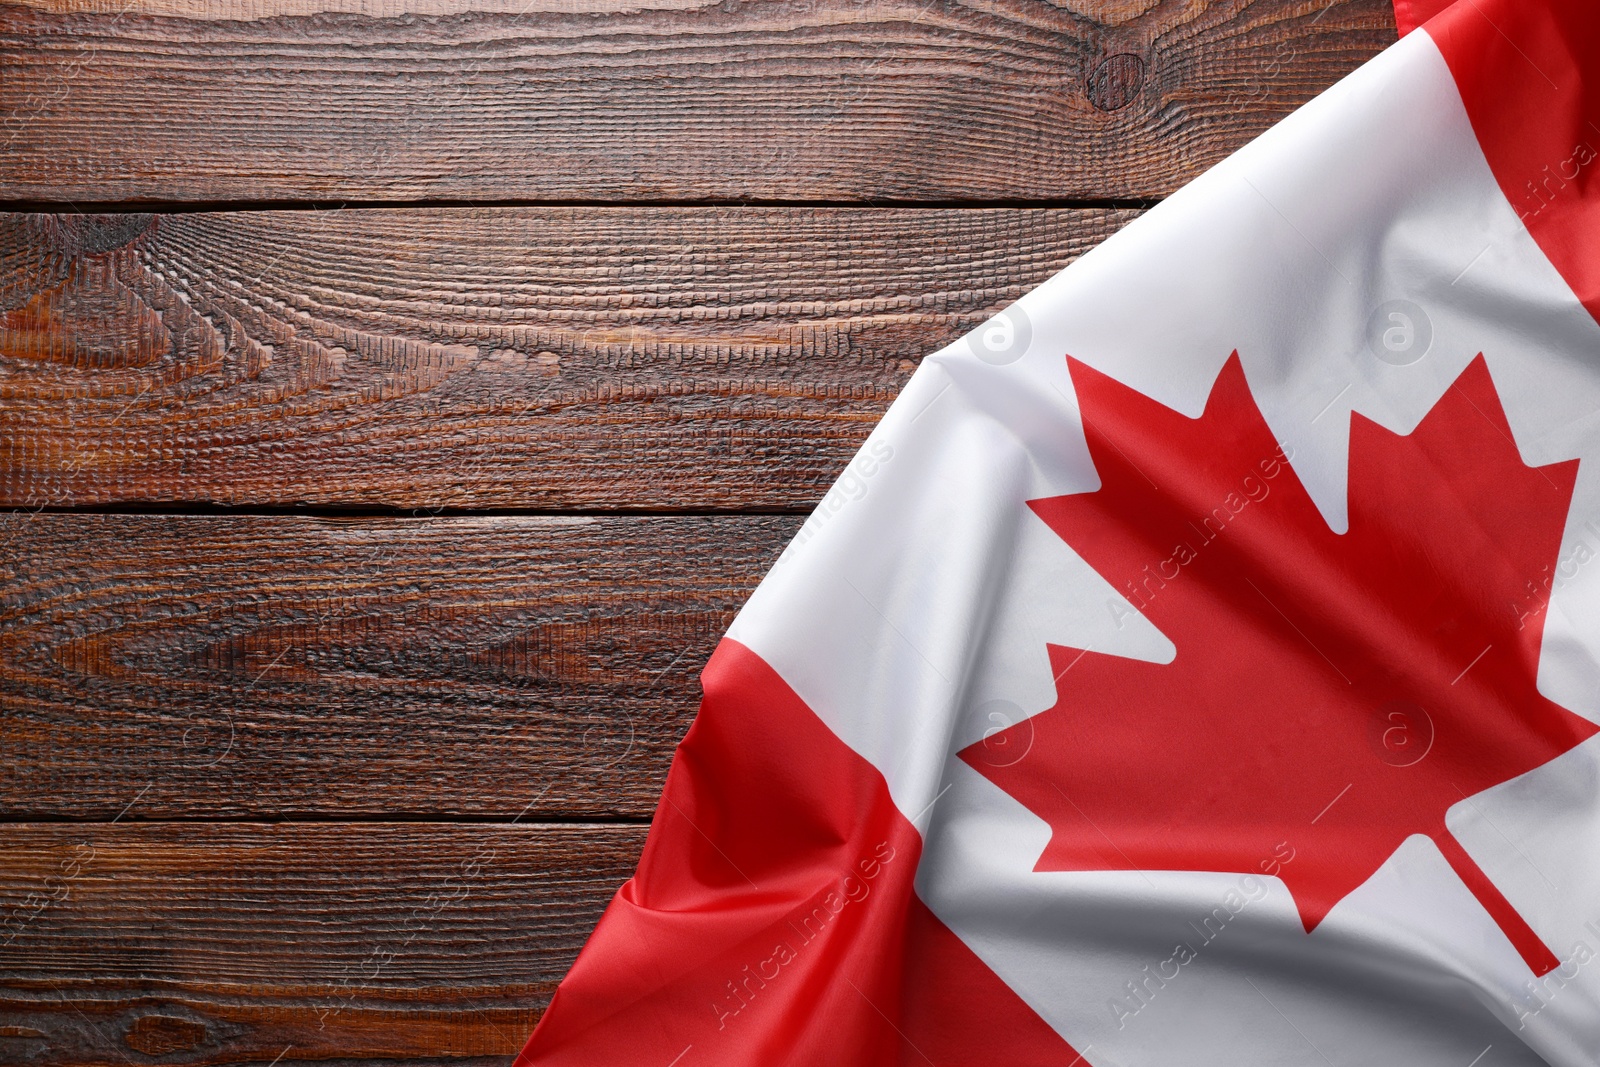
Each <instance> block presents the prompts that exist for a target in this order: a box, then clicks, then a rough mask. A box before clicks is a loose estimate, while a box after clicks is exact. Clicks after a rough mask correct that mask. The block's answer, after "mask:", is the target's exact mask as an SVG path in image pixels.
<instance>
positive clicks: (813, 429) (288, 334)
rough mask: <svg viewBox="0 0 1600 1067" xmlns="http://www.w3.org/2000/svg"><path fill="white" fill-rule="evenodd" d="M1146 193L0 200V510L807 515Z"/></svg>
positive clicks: (1112, 227)
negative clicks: (177, 507) (847, 203)
mask: <svg viewBox="0 0 1600 1067" xmlns="http://www.w3.org/2000/svg"><path fill="white" fill-rule="evenodd" d="M1133 214H1134V213H1133V212H1127V211H1112V210H1066V211H1049V210H991V211H944V210H871V209H778V208H759V209H729V208H678V209H667V208H643V209H570V208H569V209H541V210H532V209H476V208H474V209H437V210H372V211H338V212H316V213H311V212H231V213H222V214H203V213H202V214H174V215H163V216H128V215H106V216H72V215H64V216H52V215H26V214H14V215H10V216H5V217H3V218H0V505H10V506H14V507H38V506H45V505H51V506H73V505H83V504H106V503H119V502H130V501H133V502H166V501H189V502H196V501H197V502H216V503H224V504H230V505H250V504H253V505H259V504H273V505H278V504H294V503H301V502H305V503H312V504H319V505H330V504H334V505H348V504H361V505H375V504H376V505H390V506H395V507H404V508H442V507H453V508H463V509H465V508H484V507H495V508H540V509H570V508H631V509H650V510H654V509H681V508H696V509H704V508H711V507H715V508H768V509H771V508H803V509H809V508H810V507H811V506H812V504H813V503H814V502H815V501H816V500H817V499H818V498H819V497H820V496H821V495H822V493H823V491H824V490H825V489H826V488H827V486H828V484H829V483H831V482H832V480H833V479H834V478H835V477H836V476H837V475H838V472H839V471H840V470H841V469H843V467H844V464H845V463H846V462H848V460H849V457H850V455H851V454H852V453H853V452H854V450H855V448H856V447H857V446H858V445H859V444H860V442H861V440H862V439H863V438H864V437H865V436H866V434H867V433H868V431H870V430H871V428H872V426H873V425H874V423H875V422H876V421H877V419H878V417H879V416H880V415H881V414H882V413H883V411H884V409H885V408H886V407H887V406H888V404H889V401H890V400H891V399H892V398H893V397H894V395H895V394H896V392H897V391H898V390H899V388H900V386H901V385H902V384H903V383H904V381H905V379H906V378H907V376H908V375H909V374H910V372H911V371H912V370H913V369H914V368H915V366H916V361H917V360H919V359H920V358H921V357H922V356H923V355H924V354H925V353H927V352H930V351H933V350H935V349H937V348H939V347H941V346H942V345H944V344H945V343H947V342H948V341H951V340H953V339H955V338H956V337H958V336H960V335H961V334H962V333H964V332H966V331H967V330H968V329H970V328H972V327H974V326H977V325H978V324H980V323H981V322H982V321H983V320H984V319H985V318H986V317H987V316H988V315H989V314H991V313H992V312H993V311H995V310H998V309H999V308H1000V307H1003V306H1004V305H1005V304H1007V303H1009V302H1010V301H1012V300H1014V299H1015V298H1016V297H1018V296H1020V295H1021V294H1022V293H1024V292H1026V291H1027V290H1028V289H1030V288H1032V287H1033V286H1034V285H1036V284H1038V283H1039V282H1040V281H1043V280H1044V279H1045V278H1047V277H1049V276H1050V275H1051V274H1053V273H1054V272H1055V271H1057V270H1059V269H1060V268H1061V267H1063V266H1065V265H1066V264H1067V263H1069V262H1071V261H1072V260H1073V259H1074V258H1075V257H1076V256H1077V255H1079V254H1081V253H1082V252H1084V251H1086V250H1087V249H1088V248H1090V247H1092V246H1093V245H1094V244H1095V243H1096V242H1098V241H1099V240H1101V239H1102V238H1103V237H1105V236H1106V235H1107V234H1109V233H1110V232H1112V231H1113V230H1115V229H1116V228H1117V227H1118V226H1119V225H1120V224H1121V223H1122V222H1123V221H1125V220H1126V219H1127V218H1131V217H1132V216H1133Z"/></svg>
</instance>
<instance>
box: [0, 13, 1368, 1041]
mask: <svg viewBox="0 0 1600 1067" xmlns="http://www.w3.org/2000/svg"><path fill="white" fill-rule="evenodd" d="M1393 35H1394V29H1393V23H1392V18H1391V15H1390V10H1389V4H1388V0H1051V2H1049V3H1045V2H1041V0H992V2H987V0H986V2H975V0H932V2H928V0H908V2H899V0H886V2H882V3H878V2H873V3H867V2H865V0H767V2H761V3H756V2H741V0H729V2H726V3H693V2H687V0H648V2H646V3H631V4H622V3H617V2H615V0H570V2H569V0H534V2H532V3H529V2H528V0H240V2H230V3H223V2H222V0H12V2H10V3H0V203H3V204H4V205H5V206H9V207H12V208H15V209H16V212H15V213H12V214H4V215H0V1064H7V1065H9V1064H12V1063H16V1064H26V1065H31V1067H91V1065H92V1067H167V1065H171V1067H185V1065H191V1064H203V1065H210V1064H218V1065H222V1064H228V1065H244V1064H249V1065H254V1067H301V1065H306V1067H309V1065H312V1064H317V1065H322V1067H326V1065H328V1064H331V1063H345V1064H349V1065H352V1067H355V1065H368V1064H376V1063H380V1062H381V1063H387V1064H391V1065H395V1064H407V1065H423V1064H446V1063H451V1064H468V1065H473V1067H478V1065H481V1067H507V1065H508V1064H509V1061H510V1058H511V1056H512V1055H513V1054H514V1053H515V1051H516V1050H517V1049H518V1048H519V1047H520V1046H521V1044H522V1042H523V1041H524V1040H525V1039H526V1036H527V1034H528V1032H529V1030H530V1029H531V1028H532V1026H533V1025H534V1023H535V1022H536V1021H537V1018H538V1016H539V1013H540V1012H541V1011H542V1010H543V1007H544V1005H545V1004H546V1003H548V1000H549V997H550V994H551V992H552V990H553V989H554V986H555V984H556V982H557V981H559V979H560V977H561V976H562V974H563V973H565V970H566V968H567V967H568V966H569V965H570V963H571V961H572V959H573V958H574V956H575V954H576V952H577V950H578V948H579V947H580V946H581V944H582V943H583V941H584V939H585V937H586V936H587V934H588V932H589V930H590V929H591V928H592V926H593V924H594V922H595V921H596V919H597V918H598V916H599V914H600V912H601V910H602V909H603V907H604V906H605V903H606V901H607V900H608V899H609V897H610V895H611V894H612V893H613V892H614V891H615V889H616V888H617V886H618V885H620V884H621V882H622V881H623V880H624V879H625V878H626V877H627V876H628V875H629V873H630V872H631V871H632V868H633V865H634V863H635V862H636V860H637V857H638V853H639V849H640V847H641V845H642V843H643V840H644V832H645V828H646V825H647V823H648V819H649V815H650V812H651V811H652V809H653V804H654V802H655V798H656V796H657V794H658V792H659V789H660V786H661V783H662V781H663V779H664V776H665V774H666V771H667V767H668V764H669V762H670V758H671V753H672V748H673V746H674V745H675V744H676V742H677V741H678V740H679V739H680V738H681V737H682V734H683V731H684V730H685V729H686V728H687V726H688V724H689V722H690V721H691V720H692V717H693V715H694V711H695V705H696V701H697V697H698V692H697V685H696V681H695V679H696V675H697V673H698V671H699V669H700V668H701V667H702V666H703V665H704V662H705V659H706V657H707V656H708V655H709V654H710V651H711V649H712V648H713V647H714V645H715V643H716V641H717V639H718V637H719V636H720V634H721V633H722V632H723V631H724V629H725V628H726V626H727V624H728V621H729V620H730V619H731V617H732V615H733V613H734V612H736V611H737V610H738V608H739V606H740V605H741V604H742V603H743V601H744V599H745V597H746V596H747V595H748V593H749V591H750V589H752V588H753V587H754V585H755V583H756V582H757V581H758V580H759V579H760V577H761V575H762V574H763V573H764V571H765V570H766V568H767V567H768V566H769V565H770V563H771V561H772V560H773V559H774V558H775V557H776V555H777V554H778V553H779V552H780V551H781V549H782V546H783V544H784V543H785V542H786V540H787V539H788V537H789V536H791V535H792V533H793V531H794V530H795V529H796V528H797V527H798V525H799V523H800V522H801V517H802V515H803V514H804V513H805V512H806V511H807V510H809V508H810V507H811V505H812V504H813V503H814V502H815V501H816V500H817V499H818V497H819V496H820V495H821V493H822V492H823V491H824V489H825V487H826V486H827V484H828V483H829V482H830V481H831V480H832V478H833V477H834V476H835V475H836V474H837V472H838V471H839V470H840V469H841V467H842V466H843V464H844V463H845V462H846V460H847V458H848V456H849V454H850V453H851V451H852V449H853V448H854V447H855V446H856V444H857V443H859V442H860V440H861V439H862V438H863V437H864V436H865V434H866V433H867V432H868V430H869V429H870V428H871V426H872V424H873V423H874V421H875V420H876V419H877V417H878V416H879V415H880V414H881V413H882V411H883V410H884V409H885V407H886V406H887V405H888V404H889V403H890V401H891V400H892V399H893V397H894V395H895V394H896V392H897V391H898V390H899V388H900V387H901V386H902V385H903V383H904V382H905V380H906V378H907V377H908V376H909V374H910V373H911V372H912V371H913V370H914V369H915V367H916V365H917V362H918V361H919V360H920V359H921V358H922V357H923V356H924V355H926V354H927V353H929V352H931V351H934V350H936V349H937V348H939V347H941V346H942V345H944V344H946V343H948V342H949V341H951V340H953V339H955V338H956V337H958V336H959V335H960V334H961V333H963V332H965V331H966V330H968V329H970V328H971V327H973V326H975V325H977V324H979V323H980V322H981V321H982V320H983V319H984V318H985V317H986V316H987V315H988V314H990V313H992V312H993V311H995V310H997V309H999V308H1001V307H1003V306H1004V305H1005V304H1007V303H1008V302H1010V301H1011V300H1013V299H1014V298H1016V297H1017V296H1020V295H1021V294H1022V293H1023V292H1025V291H1027V290H1028V289H1029V288H1030V287H1032V286H1033V285H1035V284H1037V283H1038V282H1040V281H1042V280H1043V279H1045V278H1046V277H1048V276H1049V275H1051V274H1052V273H1054V272H1055V271H1056V270H1059V269H1060V268H1061V267H1063V266H1065V265H1067V264H1068V263H1070V262H1071V261H1072V260H1073V259H1074V258H1076V257H1077V256H1079V255H1080V254H1082V253H1083V252H1085V251H1086V250H1088V249H1089V248H1091V247H1093V245H1095V244H1096V243H1097V242H1099V241H1100V240H1102V239H1104V238H1105V237H1106V236H1108V235H1109V234H1111V233H1112V232H1113V231H1115V230H1116V229H1117V228H1118V227H1119V226H1121V225H1123V224H1124V223H1125V222H1126V221H1128V220H1129V219H1130V218H1132V217H1134V216H1135V215H1137V214H1138V213H1139V212H1140V211H1141V210H1142V209H1143V208H1144V207H1146V206H1148V204H1149V203H1150V202H1151V201H1153V200H1154V199H1155V198H1159V197H1160V196H1162V195H1165V194H1166V193H1167V192H1170V191H1171V190H1172V189H1174V188H1176V187H1177V186H1178V185H1179V184H1181V183H1182V182H1183V181H1185V180H1187V179H1188V178H1190V177H1192V176H1194V175H1195V174H1198V173H1199V172H1200V171H1202V170H1203V169H1204V168H1205V167H1206V166H1208V165H1209V164H1211V163H1212V162H1215V161H1216V160H1217V159H1219V158H1221V157H1222V156H1223V155H1224V154H1225V153H1227V152H1228V151H1229V150H1231V149H1232V148H1234V147H1237V146H1238V145H1239V144H1241V143H1243V142H1244V140H1246V139H1247V138H1249V137H1250V136H1252V135H1253V134H1255V133H1256V132H1259V131H1260V130H1262V129H1264V128H1265V127H1266V126H1267V125H1269V124H1270V123H1271V122H1272V121H1274V120H1275V119H1276V118H1278V117H1280V116H1282V115H1284V114H1286V113H1287V112H1288V111H1289V110H1291V109H1292V108H1293V107H1295V106H1296V105H1298V104H1299V103H1301V102H1303V101H1304V100H1306V99H1309V98H1310V97H1311V96H1313V95H1315V94H1316V93H1317V92H1319V91H1321V90H1322V89H1323V88H1325V87H1326V86H1327V85H1329V84H1331V83H1332V82H1333V81H1334V80H1335V79H1337V78H1338V77H1339V76H1341V75H1342V74H1344V73H1345V72H1347V71H1348V70H1350V69H1352V68H1354V67H1355V66H1356V65H1357V64H1359V63H1360V62H1361V61H1363V60H1364V59H1366V58H1368V57H1369V56H1371V55H1372V54H1373V53H1375V52H1376V51H1377V50H1378V49H1380V48H1382V47H1383V46H1384V45H1386V44H1388V43H1389V42H1390V41H1392V39H1393ZM750 201H759V202H760V203H750ZM96 205H98V206H100V207H101V208H102V209H103V210H102V211H101V213H98V214H96V213H94V208H95V206H96ZM85 212H88V213H85ZM663 1067H664V1065H663Z"/></svg>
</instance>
